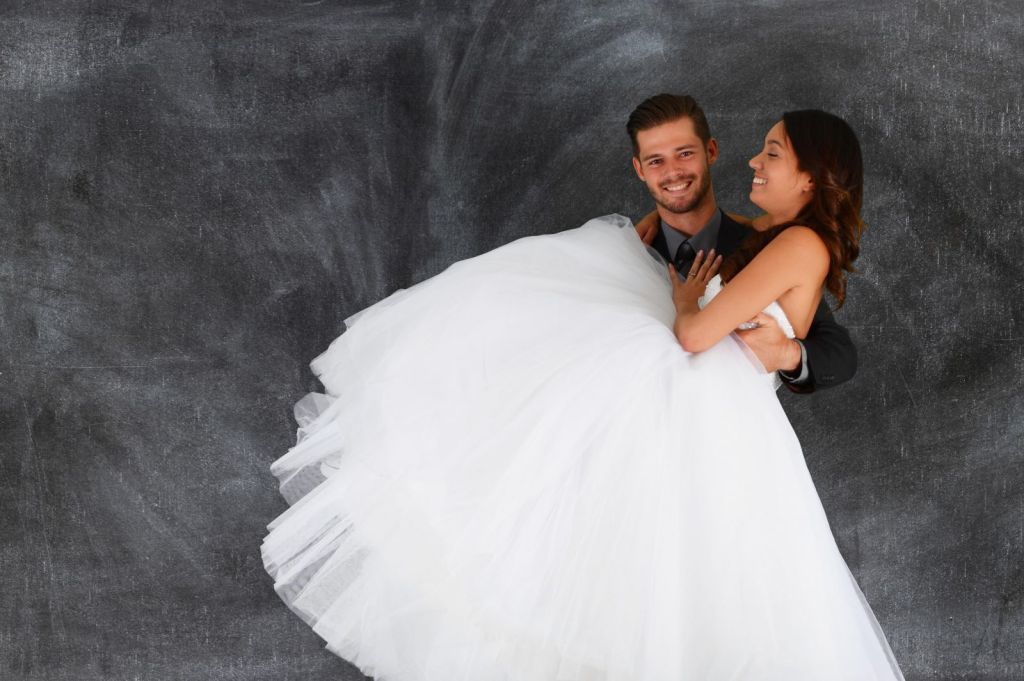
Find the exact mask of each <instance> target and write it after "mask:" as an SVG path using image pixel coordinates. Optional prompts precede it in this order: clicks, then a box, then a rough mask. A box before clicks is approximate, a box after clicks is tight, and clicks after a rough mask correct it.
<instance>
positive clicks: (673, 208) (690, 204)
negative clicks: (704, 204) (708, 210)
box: [657, 199, 700, 215]
mask: <svg viewBox="0 0 1024 681" xmlns="http://www.w3.org/2000/svg"><path fill="white" fill-rule="evenodd" d="M699 203H700V201H698V200H697V199H687V200H678V201H658V202H657V204H658V205H659V206H661V207H662V208H664V209H665V210H667V211H668V212H669V213H675V214H676V215H682V214H683V213H689V212H690V211H692V210H693V209H694V208H696V207H697V204H699Z"/></svg>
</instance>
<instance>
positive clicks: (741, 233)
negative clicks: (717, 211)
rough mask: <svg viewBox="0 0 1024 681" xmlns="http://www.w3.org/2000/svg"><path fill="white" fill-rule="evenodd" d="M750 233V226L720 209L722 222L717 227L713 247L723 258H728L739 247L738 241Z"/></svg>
mask: <svg viewBox="0 0 1024 681" xmlns="http://www.w3.org/2000/svg"><path fill="white" fill-rule="evenodd" d="M748 234H750V228H749V227H745V226H743V225H741V224H740V223H738V222H736V221H735V220H733V219H731V218H730V217H729V216H728V215H726V214H725V211H722V222H721V224H720V225H719V227H718V244H717V246H716V247H715V249H716V250H717V251H718V252H719V253H720V254H721V255H722V257H723V258H728V257H729V256H730V255H732V254H733V251H735V250H736V249H737V248H739V245H740V242H741V241H743V239H744V238H746V236H747V235H748Z"/></svg>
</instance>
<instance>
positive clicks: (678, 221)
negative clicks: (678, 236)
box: [658, 189, 718, 237]
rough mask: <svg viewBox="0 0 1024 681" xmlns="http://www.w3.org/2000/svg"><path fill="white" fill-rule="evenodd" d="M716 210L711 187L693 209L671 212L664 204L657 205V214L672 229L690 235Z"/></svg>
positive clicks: (698, 229)
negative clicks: (699, 203)
mask: <svg viewBox="0 0 1024 681" xmlns="http://www.w3.org/2000/svg"><path fill="white" fill-rule="evenodd" d="M717 210H718V202H716V201H715V192H714V190H713V189H712V190H709V191H708V193H707V196H706V197H705V198H704V201H701V205H699V206H697V207H696V208H694V209H693V210H689V211H686V212H685V213H672V212H670V211H668V210H667V209H665V207H664V206H658V215H659V216H661V219H662V220H663V221H664V222H665V224H666V225H668V226H669V227H671V228H672V229H674V230H676V231H677V232H682V233H683V234H685V235H686V236H688V237H692V236H694V235H696V234H697V232H699V231H700V230H702V229H704V225H706V224H708V222H710V221H711V218H712V217H713V216H714V214H715V211H717Z"/></svg>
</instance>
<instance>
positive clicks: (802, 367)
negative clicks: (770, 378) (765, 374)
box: [779, 339, 810, 383]
mask: <svg viewBox="0 0 1024 681" xmlns="http://www.w3.org/2000/svg"><path fill="white" fill-rule="evenodd" d="M783 367H785V368H780V369H779V375H781V376H782V378H784V379H785V380H787V381H789V382H790V383H802V382H803V381H806V380H807V379H808V378H809V377H810V371H809V370H808V368H807V349H806V348H805V347H804V344H803V343H801V342H800V341H798V340H795V339H793V340H790V341H789V343H788V345H787V346H786V362H785V364H783Z"/></svg>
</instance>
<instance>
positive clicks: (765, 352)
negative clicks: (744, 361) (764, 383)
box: [736, 312, 800, 373]
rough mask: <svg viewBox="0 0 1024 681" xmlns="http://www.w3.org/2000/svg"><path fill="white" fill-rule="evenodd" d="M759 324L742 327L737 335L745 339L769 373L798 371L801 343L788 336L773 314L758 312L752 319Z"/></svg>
mask: <svg viewBox="0 0 1024 681" xmlns="http://www.w3.org/2000/svg"><path fill="white" fill-rule="evenodd" d="M750 321H751V322H754V323H756V324H757V327H756V328H753V329H746V330H744V329H740V330H737V331H736V335H737V336H739V337H740V338H741V339H743V342H744V343H746V344H747V347H749V348H750V349H751V351H753V353H754V354H755V355H757V358H758V359H759V360H761V364H763V365H764V368H765V370H766V371H768V373H773V372H775V371H779V370H780V369H781V370H782V371H796V370H797V369H798V368H799V367H800V345H799V344H798V343H797V342H796V341H794V340H793V339H791V338H786V334H785V333H783V332H782V328H780V327H779V323H778V322H777V321H775V318H774V317H772V316H771V315H767V314H765V313H763V312H758V313H757V315H755V316H754V318H753V319H751V320H750Z"/></svg>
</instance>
